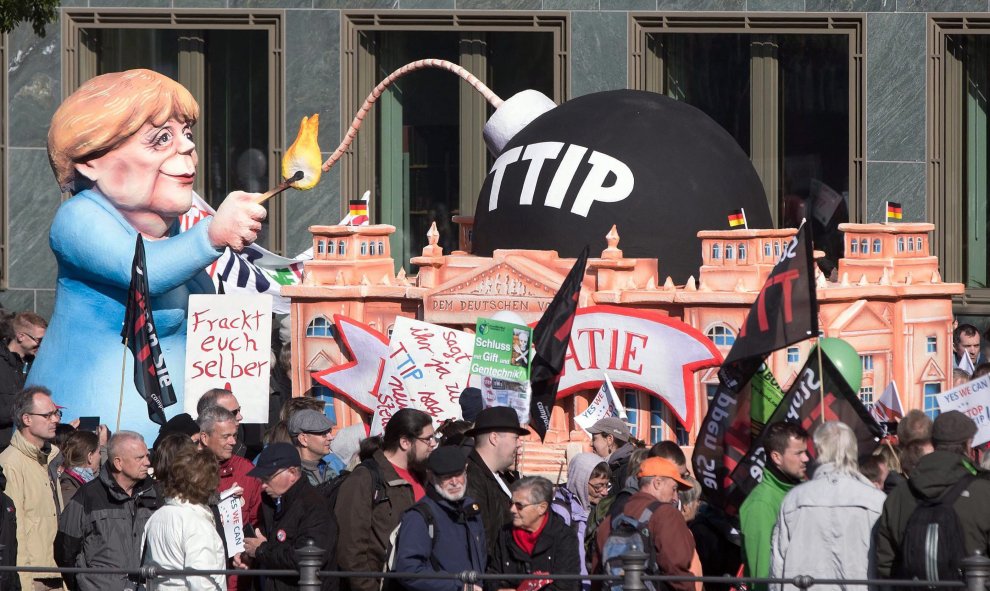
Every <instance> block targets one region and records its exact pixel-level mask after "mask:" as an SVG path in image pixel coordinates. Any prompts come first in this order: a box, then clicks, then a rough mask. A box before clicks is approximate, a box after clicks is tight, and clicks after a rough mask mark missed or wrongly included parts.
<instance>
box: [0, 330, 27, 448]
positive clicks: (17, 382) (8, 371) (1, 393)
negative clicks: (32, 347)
mask: <svg viewBox="0 0 990 591" xmlns="http://www.w3.org/2000/svg"><path fill="white" fill-rule="evenodd" d="M25 377H26V376H25V374H24V360H23V359H21V356H20V355H18V354H17V353H13V352H11V350H10V349H8V348H7V346H6V345H4V344H3V343H0V450H2V449H3V448H5V447H7V446H8V445H10V437H11V436H12V435H13V434H14V419H13V417H12V416H11V415H13V411H14V395H15V394H17V393H18V392H20V391H21V389H22V388H24V378H25Z"/></svg>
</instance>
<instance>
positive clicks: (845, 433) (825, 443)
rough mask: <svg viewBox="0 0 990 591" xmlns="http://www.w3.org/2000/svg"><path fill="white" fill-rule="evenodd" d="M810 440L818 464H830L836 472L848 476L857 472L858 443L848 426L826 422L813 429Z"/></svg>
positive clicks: (835, 422)
mask: <svg viewBox="0 0 990 591" xmlns="http://www.w3.org/2000/svg"><path fill="white" fill-rule="evenodd" d="M812 440H813V441H814V443H815V450H816V451H817V453H818V462H819V463H821V464H832V465H833V466H835V468H836V469H837V470H838V471H840V472H846V473H850V474H852V473H855V472H856V471H857V470H859V460H858V459H857V457H858V456H859V443H858V442H857V441H856V434H855V433H853V430H852V429H851V428H850V427H849V425H846V424H845V423H841V422H839V421H827V422H826V423H824V424H823V425H822V426H820V427H818V428H817V429H815V434H814V435H813V436H812Z"/></svg>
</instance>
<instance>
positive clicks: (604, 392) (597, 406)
mask: <svg viewBox="0 0 990 591" xmlns="http://www.w3.org/2000/svg"><path fill="white" fill-rule="evenodd" d="M606 417H618V418H620V419H622V420H626V409H625V408H623V406H622V403H621V402H619V397H618V395H616V393H615V387H614V386H612V380H610V379H609V377H608V374H605V380H604V381H603V382H602V387H601V388H599V389H598V394H595V397H594V398H593V399H592V400H591V404H589V405H588V408H587V409H585V411H584V412H583V413H581V414H579V415H577V416H575V417H574V422H575V423H577V424H578V425H579V426H580V427H581V428H582V429H584V430H585V431H587V430H588V429H589V428H591V426H592V425H594V424H595V423H597V422H598V421H600V420H602V419H604V418H606Z"/></svg>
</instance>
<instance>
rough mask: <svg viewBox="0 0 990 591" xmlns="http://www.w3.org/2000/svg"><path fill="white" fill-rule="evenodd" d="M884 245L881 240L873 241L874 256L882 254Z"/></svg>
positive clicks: (875, 239)
mask: <svg viewBox="0 0 990 591" xmlns="http://www.w3.org/2000/svg"><path fill="white" fill-rule="evenodd" d="M882 245H883V243H882V242H881V241H880V239H879V238H874V239H873V254H880V253H881V252H882Z"/></svg>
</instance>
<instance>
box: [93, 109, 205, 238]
mask: <svg viewBox="0 0 990 591" xmlns="http://www.w3.org/2000/svg"><path fill="white" fill-rule="evenodd" d="M197 162H198V157H197V156H196V146H195V145H194V144H193V141H192V131H191V130H190V128H189V125H188V124H186V123H182V122H180V121H176V120H175V119H169V120H168V121H167V122H166V123H165V124H164V125H152V124H151V123H146V124H145V125H144V126H143V127H141V129H139V130H138V131H137V132H136V133H135V134H134V135H132V136H131V137H129V138H127V139H126V140H124V142H123V143H122V144H120V145H119V146H117V147H116V148H114V149H113V150H110V151H109V152H107V153H106V154H103V155H102V156H100V157H99V158H94V159H92V160H89V161H88V162H83V163H79V164H77V165H76V168H77V170H78V171H79V172H80V173H81V174H82V175H84V176H85V177H86V178H88V179H90V180H92V181H93V182H94V183H95V184H96V188H97V189H99V191H100V192H101V193H103V195H105V196H106V197H107V198H108V199H109V200H110V201H111V202H113V204H114V205H116V206H117V207H118V208H119V209H121V210H124V211H127V212H138V213H140V212H152V213H156V214H159V215H161V216H162V217H163V218H166V219H169V218H175V217H178V216H180V215H182V214H184V213H185V212H187V211H188V210H189V207H190V206H191V205H192V190H193V181H194V180H195V179H196V163H197Z"/></svg>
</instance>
